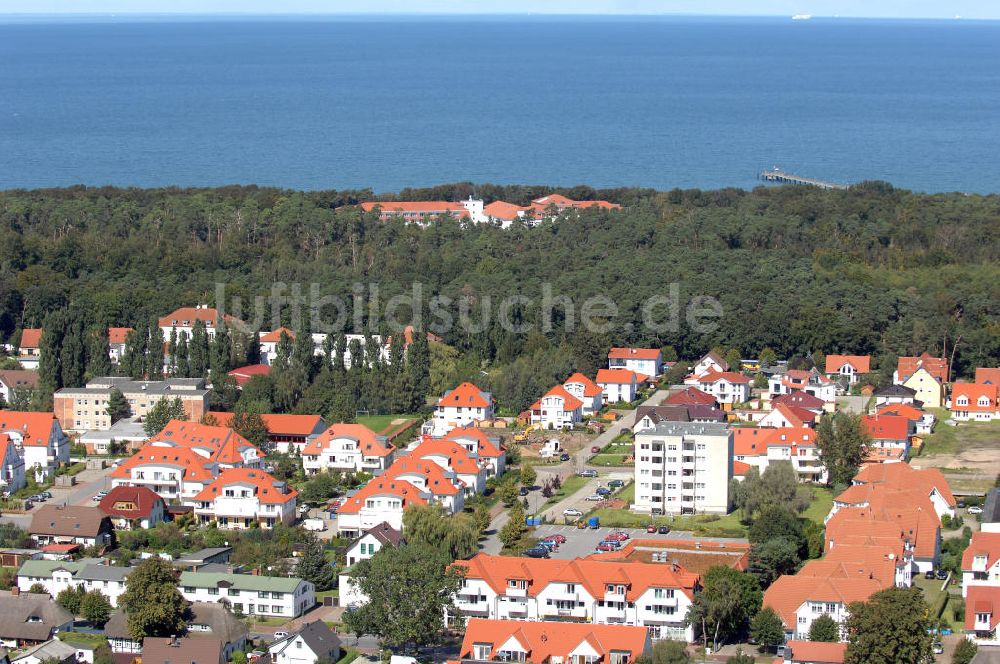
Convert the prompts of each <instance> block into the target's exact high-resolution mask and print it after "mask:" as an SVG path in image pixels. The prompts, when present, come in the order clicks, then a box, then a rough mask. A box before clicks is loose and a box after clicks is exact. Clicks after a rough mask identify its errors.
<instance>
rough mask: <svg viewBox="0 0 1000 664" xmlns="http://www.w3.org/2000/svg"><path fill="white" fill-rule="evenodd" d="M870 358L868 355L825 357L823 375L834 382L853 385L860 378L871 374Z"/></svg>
mask: <svg viewBox="0 0 1000 664" xmlns="http://www.w3.org/2000/svg"><path fill="white" fill-rule="evenodd" d="M871 370H872V358H871V356H870V355H827V356H826V371H824V372H823V373H825V374H826V375H827V376H829V377H830V378H833V379H835V380H843V381H846V382H847V384H848V385H854V384H855V383H857V382H858V380H859V379H860V378H861V376H863V375H865V374H867V373H871Z"/></svg>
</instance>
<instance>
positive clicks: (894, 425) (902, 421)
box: [861, 415, 910, 441]
mask: <svg viewBox="0 0 1000 664" xmlns="http://www.w3.org/2000/svg"><path fill="white" fill-rule="evenodd" d="M861 419H862V421H863V422H864V425H865V428H866V429H867V430H868V433H869V434H871V437H872V438H874V439H875V440H898V441H905V440H906V439H907V438H909V436H910V420H908V419H907V418H905V417H897V416H895V415H874V416H873V415H865V416H863V417H862V418H861Z"/></svg>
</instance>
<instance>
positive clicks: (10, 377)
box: [0, 369, 38, 390]
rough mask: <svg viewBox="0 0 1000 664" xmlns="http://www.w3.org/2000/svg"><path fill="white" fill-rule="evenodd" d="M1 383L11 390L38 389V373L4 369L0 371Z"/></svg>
mask: <svg viewBox="0 0 1000 664" xmlns="http://www.w3.org/2000/svg"><path fill="white" fill-rule="evenodd" d="M0 383H3V384H4V385H6V386H7V388H8V389H11V390H13V389H15V388H18V387H38V372H37V371H27V370H25V369H4V370H2V371H0Z"/></svg>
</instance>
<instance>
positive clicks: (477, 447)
mask: <svg viewBox="0 0 1000 664" xmlns="http://www.w3.org/2000/svg"><path fill="white" fill-rule="evenodd" d="M445 440H451V441H454V442H456V443H458V444H459V445H461V446H462V447H464V448H465V449H466V450H468V451H469V452H470V453H472V452H475V453H476V454H477V455H478V457H479V460H480V461H481V462H485V465H486V477H487V478H490V477H499V476H500V475H503V474H504V471H505V470H506V469H507V453H506V451H504V449H503V447H502V446H501V445H500V441H499V439H497V438H489V437H487V435H486V434H485V433H484V432H483V431H482V430H481V429H477V428H476V427H461V428H458V429H452V430H451V432H450V433H449V434H448V435H447V436H445Z"/></svg>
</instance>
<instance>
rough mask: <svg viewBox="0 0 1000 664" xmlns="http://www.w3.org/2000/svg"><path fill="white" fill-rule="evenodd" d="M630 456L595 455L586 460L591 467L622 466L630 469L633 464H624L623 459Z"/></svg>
mask: <svg viewBox="0 0 1000 664" xmlns="http://www.w3.org/2000/svg"><path fill="white" fill-rule="evenodd" d="M628 456H631V452H630V453H629V454H604V453H601V454H595V455H594V456H592V457H590V459H588V460H587V462H588V463H590V464H591V465H592V466H623V467H631V466H634V465H635V464H634V463H633V462H628V463H626V462H625V458H626V457H628Z"/></svg>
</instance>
